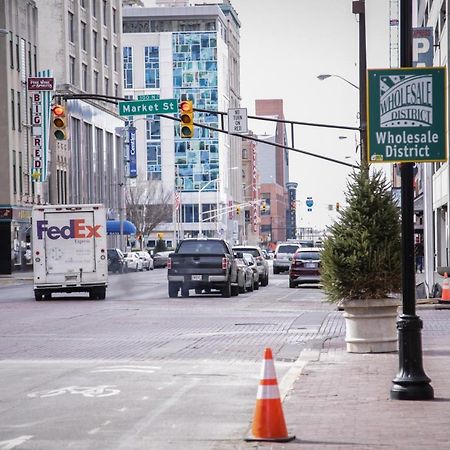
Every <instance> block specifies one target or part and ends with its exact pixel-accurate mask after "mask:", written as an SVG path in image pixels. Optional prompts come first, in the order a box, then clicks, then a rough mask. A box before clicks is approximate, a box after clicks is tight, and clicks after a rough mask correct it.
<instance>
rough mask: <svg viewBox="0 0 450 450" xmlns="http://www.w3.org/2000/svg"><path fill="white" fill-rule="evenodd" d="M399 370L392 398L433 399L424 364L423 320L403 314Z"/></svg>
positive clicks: (399, 322) (394, 381)
mask: <svg viewBox="0 0 450 450" xmlns="http://www.w3.org/2000/svg"><path fill="white" fill-rule="evenodd" d="M397 329H398V345H399V349H398V355H399V371H398V374H397V376H396V377H395V378H394V379H393V380H392V382H393V383H394V385H393V386H392V388H391V399H392V400H432V399H433V398H434V391H433V388H432V387H431V385H430V381H431V380H430V379H429V378H428V377H427V376H426V374H425V372H424V370H423V366H422V342H421V329H422V321H421V320H420V318H419V317H417V316H416V315H406V314H402V315H401V316H400V318H399V320H398V322H397Z"/></svg>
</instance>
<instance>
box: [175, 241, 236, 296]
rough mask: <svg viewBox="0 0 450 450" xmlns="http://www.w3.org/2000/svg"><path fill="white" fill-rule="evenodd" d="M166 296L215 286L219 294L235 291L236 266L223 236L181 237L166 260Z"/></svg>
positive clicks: (197, 291) (209, 289) (208, 290)
mask: <svg viewBox="0 0 450 450" xmlns="http://www.w3.org/2000/svg"><path fill="white" fill-rule="evenodd" d="M167 279H168V281H169V297H177V296H178V291H179V290H180V289H181V295H182V297H188V296H189V289H195V293H196V294H201V293H202V292H204V291H205V292H207V293H209V292H211V290H213V289H215V290H219V291H220V292H221V293H222V296H223V297H231V296H232V295H233V296H234V295H238V294H239V286H238V267H237V263H236V260H235V257H234V254H233V252H232V250H231V247H230V246H229V245H228V243H227V242H226V241H224V240H223V239H209V238H198V239H184V240H182V241H181V242H180V243H179V244H178V246H177V248H176V250H175V252H174V253H171V254H170V255H169V260H168V262H167Z"/></svg>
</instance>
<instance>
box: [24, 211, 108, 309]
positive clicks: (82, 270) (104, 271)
mask: <svg viewBox="0 0 450 450" xmlns="http://www.w3.org/2000/svg"><path fill="white" fill-rule="evenodd" d="M32 228H33V235H32V236H33V241H32V246H33V249H32V258H33V266H34V296H35V299H36V300H38V301H39V300H42V299H43V298H44V299H46V300H47V299H50V298H51V295H52V293H53V292H89V298H91V299H99V300H103V299H104V298H105V295H106V286H107V283H108V257H107V255H108V253H107V241H106V211H105V208H104V206H103V205H100V204H98V205H42V206H41V205H36V206H34V207H33V214H32Z"/></svg>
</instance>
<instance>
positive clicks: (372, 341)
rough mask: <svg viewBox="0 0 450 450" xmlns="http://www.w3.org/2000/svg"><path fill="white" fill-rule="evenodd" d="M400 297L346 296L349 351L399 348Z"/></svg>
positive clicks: (344, 305)
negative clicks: (360, 298)
mask: <svg viewBox="0 0 450 450" xmlns="http://www.w3.org/2000/svg"><path fill="white" fill-rule="evenodd" d="M400 305H401V301H400V300H399V299H392V298H386V299H377V300H370V299H369V300H346V301H344V302H343V304H342V306H343V308H344V318H345V342H346V343H347V352H349V353H388V352H396V351H397V350H398V342H397V341H398V334H397V309H398V307H399V306H400Z"/></svg>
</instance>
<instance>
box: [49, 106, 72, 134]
mask: <svg viewBox="0 0 450 450" xmlns="http://www.w3.org/2000/svg"><path fill="white" fill-rule="evenodd" d="M67 120H68V118H67V116H66V108H65V107H64V106H63V105H60V104H57V105H54V106H53V108H52V125H53V136H54V137H55V139H56V140H57V141H63V140H66V139H68V137H69V132H68V130H67Z"/></svg>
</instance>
